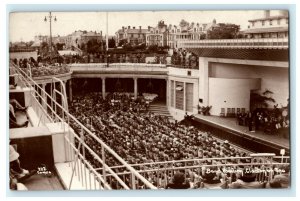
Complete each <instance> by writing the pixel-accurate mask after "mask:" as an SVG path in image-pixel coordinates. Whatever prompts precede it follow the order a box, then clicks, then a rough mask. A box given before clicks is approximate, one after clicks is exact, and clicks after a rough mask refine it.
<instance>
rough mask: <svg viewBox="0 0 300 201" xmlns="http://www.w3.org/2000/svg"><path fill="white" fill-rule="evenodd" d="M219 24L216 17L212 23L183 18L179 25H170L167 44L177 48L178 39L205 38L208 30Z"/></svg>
mask: <svg viewBox="0 0 300 201" xmlns="http://www.w3.org/2000/svg"><path fill="white" fill-rule="evenodd" d="M214 26H217V22H216V20H215V19H214V20H213V21H212V22H211V23H195V22H191V23H189V22H187V21H185V20H181V22H180V23H179V25H178V26H177V25H169V27H168V36H167V45H168V46H169V47H170V48H177V41H179V40H181V41H182V40H201V39H205V37H206V34H207V31H209V30H211V29H212V28H213V27H214Z"/></svg>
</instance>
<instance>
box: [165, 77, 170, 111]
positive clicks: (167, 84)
mask: <svg viewBox="0 0 300 201" xmlns="http://www.w3.org/2000/svg"><path fill="white" fill-rule="evenodd" d="M169 98H170V95H169V80H168V79H166V105H167V107H168V106H169Z"/></svg>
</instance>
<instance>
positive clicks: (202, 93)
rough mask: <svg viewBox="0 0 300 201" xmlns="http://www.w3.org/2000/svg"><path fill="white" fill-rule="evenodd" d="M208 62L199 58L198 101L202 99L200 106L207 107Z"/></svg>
mask: <svg viewBox="0 0 300 201" xmlns="http://www.w3.org/2000/svg"><path fill="white" fill-rule="evenodd" d="M208 67H209V65H208V61H207V59H206V58H203V57H202V58H201V57H200V58H199V75H200V79H199V82H200V83H199V99H202V100H203V101H202V104H201V105H202V106H208V105H209V95H208V92H209V91H208V89H209V86H208V85H209V79H208V75H209V74H208Z"/></svg>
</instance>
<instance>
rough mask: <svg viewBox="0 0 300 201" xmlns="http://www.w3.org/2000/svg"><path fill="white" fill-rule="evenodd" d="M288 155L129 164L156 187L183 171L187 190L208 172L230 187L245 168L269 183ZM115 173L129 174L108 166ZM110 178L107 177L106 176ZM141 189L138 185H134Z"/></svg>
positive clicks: (288, 161)
mask: <svg viewBox="0 0 300 201" xmlns="http://www.w3.org/2000/svg"><path fill="white" fill-rule="evenodd" d="M289 165H290V159H289V157H288V156H275V155H274V154H254V155H252V156H249V157H223V158H204V159H186V160H179V161H164V162H155V163H143V164H131V166H132V167H134V168H135V169H137V170H138V172H139V173H140V174H141V175H142V176H144V177H145V178H146V179H147V180H149V181H150V182H151V183H152V184H153V185H155V186H156V187H158V188H166V185H167V184H168V183H170V182H172V178H173V176H174V174H175V173H177V172H179V171H180V172H183V173H184V174H185V177H186V180H187V181H189V183H190V184H191V187H193V186H194V185H195V184H196V183H197V182H201V181H203V178H204V175H205V174H206V173H207V172H208V171H210V170H212V171H211V172H214V173H216V177H217V178H219V179H221V181H228V183H227V184H230V183H231V182H232V181H233V177H234V176H236V174H242V173H243V172H244V171H245V168H247V169H248V170H249V171H255V172H256V173H255V177H256V178H255V180H256V181H258V182H261V183H264V182H270V181H271V180H272V179H273V178H274V176H275V175H277V174H283V173H286V172H284V171H285V170H284V168H285V166H288V167H289ZM111 168H112V169H114V170H115V172H118V175H119V176H120V177H122V178H123V179H124V180H126V178H129V176H130V173H128V172H126V171H123V169H122V168H123V166H114V167H111ZM107 177H108V178H109V179H111V178H110V177H111V175H109V174H108V175H107ZM137 185H138V187H139V188H140V189H143V188H144V186H143V185H142V184H138V183H137Z"/></svg>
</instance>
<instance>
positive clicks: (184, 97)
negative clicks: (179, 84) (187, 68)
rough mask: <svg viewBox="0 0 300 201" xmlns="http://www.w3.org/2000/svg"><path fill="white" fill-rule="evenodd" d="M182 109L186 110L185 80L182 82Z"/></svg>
mask: <svg viewBox="0 0 300 201" xmlns="http://www.w3.org/2000/svg"><path fill="white" fill-rule="evenodd" d="M183 111H186V82H183Z"/></svg>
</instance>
